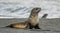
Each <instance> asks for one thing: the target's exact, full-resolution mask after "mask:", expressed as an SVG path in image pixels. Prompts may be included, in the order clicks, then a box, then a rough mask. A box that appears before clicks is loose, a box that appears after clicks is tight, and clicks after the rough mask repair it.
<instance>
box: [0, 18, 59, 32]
mask: <svg viewBox="0 0 60 33" xmlns="http://www.w3.org/2000/svg"><path fill="white" fill-rule="evenodd" d="M26 20H27V18H20V19H16V18H14V19H0V33H60V18H55V19H40V21H39V26H40V28H41V29H15V28H7V27H5V26H7V25H10V24H12V23H19V22H23V21H26Z"/></svg>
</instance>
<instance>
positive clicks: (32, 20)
mask: <svg viewBox="0 0 60 33" xmlns="http://www.w3.org/2000/svg"><path fill="white" fill-rule="evenodd" d="M40 10H41V8H38V7H36V8H33V9H32V10H31V14H30V16H29V18H28V20H27V21H25V22H26V23H25V22H24V23H14V24H11V25H8V26H6V27H11V28H21V29H25V28H29V29H33V28H35V29H40V27H39V19H38V13H39V12H40ZM21 24H22V25H21ZM19 26H25V27H19Z"/></svg>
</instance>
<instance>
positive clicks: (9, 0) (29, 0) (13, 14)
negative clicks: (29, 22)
mask: <svg viewBox="0 0 60 33" xmlns="http://www.w3.org/2000/svg"><path fill="white" fill-rule="evenodd" d="M34 7H41V8H42V10H41V12H40V13H39V18H41V17H42V16H43V15H44V14H48V16H47V18H49V19H51V18H60V0H0V18H28V17H29V15H30V12H31V10H32V8H34Z"/></svg>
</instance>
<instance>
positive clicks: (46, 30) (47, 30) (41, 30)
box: [30, 29, 51, 31]
mask: <svg viewBox="0 0 60 33" xmlns="http://www.w3.org/2000/svg"><path fill="white" fill-rule="evenodd" d="M30 31H51V30H42V29H31V30H30Z"/></svg>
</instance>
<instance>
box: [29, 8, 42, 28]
mask: <svg viewBox="0 0 60 33" xmlns="http://www.w3.org/2000/svg"><path fill="white" fill-rule="evenodd" d="M40 11H41V8H33V9H32V11H31V14H30V16H29V18H28V23H29V29H32V28H35V29H40V28H39V18H38V13H39V12H40Z"/></svg>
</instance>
